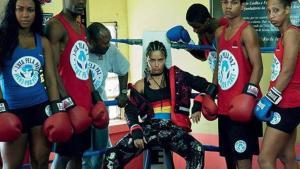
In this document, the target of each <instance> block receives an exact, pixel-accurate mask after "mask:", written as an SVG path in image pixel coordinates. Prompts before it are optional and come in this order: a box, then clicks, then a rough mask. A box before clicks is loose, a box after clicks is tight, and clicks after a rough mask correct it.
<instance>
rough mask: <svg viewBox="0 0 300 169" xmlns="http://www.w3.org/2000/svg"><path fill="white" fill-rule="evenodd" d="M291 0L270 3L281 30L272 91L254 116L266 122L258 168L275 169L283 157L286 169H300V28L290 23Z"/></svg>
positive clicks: (272, 19)
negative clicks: (298, 146) (298, 145)
mask: <svg viewBox="0 0 300 169" xmlns="http://www.w3.org/2000/svg"><path fill="white" fill-rule="evenodd" d="M291 3H292V0H267V7H266V9H267V15H268V18H269V20H270V22H271V23H272V24H273V25H274V26H275V27H277V28H278V29H279V31H280V33H281V37H280V38H279V39H278V42H277V47H276V50H275V52H274V58H273V63H272V75H271V81H270V86H269V91H268V92H267V94H266V96H264V97H263V98H262V99H261V100H260V101H259V103H258V104H257V106H256V108H255V115H256V116H257V117H258V118H259V119H261V120H263V121H266V122H267V128H266V131H265V134H264V138H263V145H262V150H261V153H260V154H259V159H258V162H259V165H260V167H261V168H262V169H275V168H277V167H276V159H277V158H280V160H281V162H282V163H283V164H284V166H285V168H292V169H299V165H298V163H297V161H296V152H295V142H296V138H297V126H298V125H299V122H300V28H299V27H296V26H295V25H293V24H292V23H291V20H290V12H291V6H292V4H291Z"/></svg>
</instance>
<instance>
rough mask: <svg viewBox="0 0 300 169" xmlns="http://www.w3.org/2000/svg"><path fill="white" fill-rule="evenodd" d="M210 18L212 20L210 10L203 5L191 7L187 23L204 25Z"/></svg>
mask: <svg viewBox="0 0 300 169" xmlns="http://www.w3.org/2000/svg"><path fill="white" fill-rule="evenodd" d="M208 18H212V17H211V15H210V14H209V12H208V9H207V8H206V7H205V6H204V5H202V4H193V5H191V6H190V7H189V8H188V10H187V12H186V21H187V22H200V23H204V22H205V21H206V20H207V19H208Z"/></svg>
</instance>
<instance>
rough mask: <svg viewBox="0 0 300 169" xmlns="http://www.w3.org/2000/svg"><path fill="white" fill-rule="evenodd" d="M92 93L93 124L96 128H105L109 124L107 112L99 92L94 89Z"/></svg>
mask: <svg viewBox="0 0 300 169" xmlns="http://www.w3.org/2000/svg"><path fill="white" fill-rule="evenodd" d="M92 95H93V99H94V101H95V102H96V104H95V105H94V107H93V109H92V119H93V125H94V126H95V127H96V128H106V127H107V126H108V124H109V113H108V111H107V109H106V106H105V104H104V103H103V101H102V99H101V97H100V95H99V93H98V92H97V91H94V92H93V93H92Z"/></svg>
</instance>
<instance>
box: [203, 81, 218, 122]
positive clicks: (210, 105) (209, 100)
mask: <svg viewBox="0 0 300 169" xmlns="http://www.w3.org/2000/svg"><path fill="white" fill-rule="evenodd" d="M217 89H218V88H217V85H215V84H213V83H210V84H209V85H208V86H207V88H206V91H205V93H206V94H205V95H203V101H202V114H203V116H204V117H205V118H206V119H207V120H211V121H212V120H215V119H216V118H217V116H218V107H217V104H216V103H215V101H214V98H215V97H216V95H217V92H218V91H217Z"/></svg>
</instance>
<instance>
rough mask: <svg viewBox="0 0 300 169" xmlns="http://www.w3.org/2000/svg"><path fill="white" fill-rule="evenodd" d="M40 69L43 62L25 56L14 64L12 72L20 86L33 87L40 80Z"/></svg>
mask: <svg viewBox="0 0 300 169" xmlns="http://www.w3.org/2000/svg"><path fill="white" fill-rule="evenodd" d="M40 69H41V62H40V61H39V60H38V59H37V58H35V57H32V56H24V57H22V58H20V59H18V60H17V61H16V62H15V63H14V64H13V67H12V70H11V74H12V77H13V78H14V80H15V82H16V83H18V84H19V85H20V86H22V87H31V86H34V85H35V84H36V83H37V82H38V80H39V71H40Z"/></svg>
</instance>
